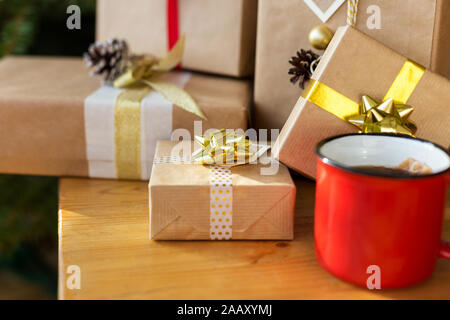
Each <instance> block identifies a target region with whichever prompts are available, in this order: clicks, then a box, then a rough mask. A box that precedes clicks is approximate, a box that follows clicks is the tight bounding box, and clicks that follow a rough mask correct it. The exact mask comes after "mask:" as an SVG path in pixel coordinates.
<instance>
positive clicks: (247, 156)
mask: <svg viewBox="0 0 450 320" xmlns="http://www.w3.org/2000/svg"><path fill="white" fill-rule="evenodd" d="M194 139H195V142H197V143H198V144H199V145H200V146H201V148H200V149H198V150H196V151H194V153H193V154H192V157H191V159H192V161H193V162H196V163H201V164H209V165H212V164H216V165H233V166H234V165H239V164H246V163H250V162H252V161H254V160H256V159H257V158H259V157H260V156H261V155H263V154H264V153H265V152H266V151H267V150H268V149H269V148H270V147H269V146H263V145H257V144H252V142H251V141H250V140H249V139H247V138H246V137H245V136H244V135H243V134H237V133H236V131H235V130H231V129H228V130H225V129H221V130H218V131H215V132H212V133H210V134H207V135H203V136H195V137H194Z"/></svg>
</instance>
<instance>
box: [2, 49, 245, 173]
mask: <svg viewBox="0 0 450 320" xmlns="http://www.w3.org/2000/svg"><path fill="white" fill-rule="evenodd" d="M99 87H100V81H99V80H98V78H92V77H90V76H89V72H88V70H86V68H85V65H84V62H83V61H82V60H81V59H74V58H48V57H8V58H5V59H3V60H1V61H0V134H1V137H2V139H1V140H0V172H2V173H20V174H36V175H57V176H88V162H87V160H86V138H85V127H84V125H85V124H84V100H85V98H86V97H87V96H89V95H90V94H92V93H93V92H94V91H95V90H97V89H98V88H99ZM184 89H185V90H186V91H187V92H188V93H189V94H191V96H192V97H193V98H194V99H195V100H196V101H197V103H198V105H199V106H200V108H201V109H202V110H203V112H204V113H205V115H206V116H207V118H208V120H206V121H203V123H202V128H203V130H207V129H209V128H217V129H220V128H230V129H232V128H234V129H239V128H242V129H244V130H245V129H247V119H248V116H247V115H248V108H249V105H250V102H251V87H250V84H249V83H248V82H246V81H243V80H235V79H227V78H217V77H212V76H206V75H199V74H192V76H191V78H190V80H189V82H188V83H187V84H186V86H185V87H184ZM172 119H173V122H172V128H173V129H174V130H175V129H178V128H185V129H188V130H190V133H191V135H193V133H194V131H193V130H194V123H193V122H194V120H197V121H199V120H201V119H200V118H198V117H196V116H194V115H192V114H190V113H188V112H186V111H184V110H181V109H180V108H176V107H175V108H173V115H172Z"/></svg>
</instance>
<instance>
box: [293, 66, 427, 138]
mask: <svg viewBox="0 0 450 320" xmlns="http://www.w3.org/2000/svg"><path fill="white" fill-rule="evenodd" d="M424 73H425V68H424V67H422V66H421V65H419V64H417V63H415V62H413V61H411V60H407V61H406V62H405V64H404V65H403V67H402V69H401V70H400V72H399V74H398V75H397V77H396V79H395V80H394V82H393V83H392V85H391V87H390V89H389V91H388V93H387V94H386V96H385V97H384V99H383V101H384V102H383V103H381V104H380V103H378V102H377V101H375V100H373V99H372V98H370V97H368V96H363V102H362V104H361V105H359V104H358V103H357V102H355V101H353V100H351V99H349V98H347V97H346V96H344V95H343V94H341V93H339V92H337V91H336V90H334V89H332V88H330V87H328V86H327V85H325V84H323V83H321V82H319V81H317V80H310V82H309V83H308V87H307V88H306V90H305V91H304V92H303V94H302V97H303V98H304V99H306V100H308V101H309V102H311V103H314V104H315V105H316V106H318V107H321V108H322V109H324V110H326V111H328V112H330V113H332V114H334V115H335V116H337V117H339V118H341V119H343V120H346V121H348V122H350V123H351V124H353V125H355V126H357V127H358V128H359V129H360V130H361V132H363V133H370V132H373V133H382V132H389V133H399V134H406V135H410V136H413V135H414V133H415V132H416V131H417V127H416V125H415V124H414V123H413V122H411V121H409V120H408V118H409V116H410V115H411V113H412V112H413V107H411V106H408V105H406V103H407V101H408V99H409V97H410V96H411V95H412V93H413V92H414V90H415V88H416V86H417V85H418V84H419V82H420V80H421V79H422V76H423V74H424Z"/></svg>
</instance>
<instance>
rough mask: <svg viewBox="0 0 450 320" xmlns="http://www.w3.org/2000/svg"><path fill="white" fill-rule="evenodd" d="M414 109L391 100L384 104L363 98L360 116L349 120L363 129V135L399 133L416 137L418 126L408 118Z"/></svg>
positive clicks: (366, 97) (369, 98) (367, 97)
mask: <svg viewBox="0 0 450 320" xmlns="http://www.w3.org/2000/svg"><path fill="white" fill-rule="evenodd" d="M413 110H414V108H413V107H411V106H408V105H404V104H403V105H401V104H396V103H395V102H394V99H392V98H390V99H388V100H386V101H384V102H383V103H379V102H377V101H375V100H373V99H372V98H371V97H369V96H363V98H362V103H361V110H360V115H357V116H352V117H349V118H348V119H347V120H348V121H349V122H350V123H351V124H353V125H355V126H357V127H358V128H359V129H361V132H362V133H399V134H405V135H409V136H414V133H416V131H417V126H416V125H415V124H414V122H412V121H409V120H408V118H409V116H410V115H411V113H412V112H413Z"/></svg>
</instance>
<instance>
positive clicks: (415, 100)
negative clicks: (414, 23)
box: [273, 27, 450, 178]
mask: <svg viewBox="0 0 450 320" xmlns="http://www.w3.org/2000/svg"><path fill="white" fill-rule="evenodd" d="M406 61H407V59H406V58H405V57H403V56H402V55H400V54H398V53H396V52H394V51H393V50H391V49H389V48H387V47H386V46H384V45H382V44H381V43H379V42H377V41H375V40H373V39H372V38H370V37H369V36H367V35H365V34H363V33H361V32H360V31H357V30H356V29H354V28H352V27H342V28H339V29H338V31H337V32H336V35H335V36H334V38H333V40H332V41H331V43H330V45H329V47H328V48H327V50H326V52H325V54H324V56H323V57H322V60H321V61H320V63H319V65H318V67H317V70H316V72H315V73H314V75H313V80H317V81H318V82H320V83H322V84H325V85H326V86H328V87H330V88H332V89H334V90H335V91H337V92H339V93H340V94H342V95H344V96H345V97H347V98H349V99H351V100H353V101H354V102H358V103H360V101H361V98H362V96H363V95H368V96H370V97H372V98H373V99H376V100H378V101H381V100H383V98H384V97H385V95H386V94H387V92H388V90H389V89H390V87H391V85H392V84H393V83H394V80H395V79H396V77H397V75H398V74H399V72H400V70H401V69H402V67H403V65H404V64H405V62H406ZM449 103H450V81H448V80H447V79H446V78H444V77H442V76H440V75H437V74H435V73H432V72H431V71H425V73H424V74H423V76H422V78H421V79H420V81H419V82H418V84H417V86H416V87H415V89H414V91H413V92H412V95H411V96H410V98H409V99H408V101H407V104H408V105H411V106H413V107H414V112H413V113H412V115H411V117H410V119H411V120H412V121H414V122H415V123H416V125H417V127H418V131H417V133H416V134H415V135H416V136H417V137H418V138H423V139H427V140H430V141H433V142H435V143H438V144H440V145H442V146H444V147H448V146H449V144H450V126H449V123H450V112H449V111H450V109H449V108H450V104H449ZM354 132H358V128H356V127H355V126H353V125H351V124H350V123H348V122H347V121H344V120H342V119H341V118H338V117H337V116H335V115H333V114H331V113H329V112H327V111H325V110H324V109H322V108H321V107H319V106H316V105H315V104H313V103H311V102H310V101H308V100H306V99H305V98H303V97H302V96H301V97H300V98H299V99H298V101H297V104H296V105H295V107H294V109H293V111H292V113H291V114H290V116H289V118H288V120H287V122H286V124H285V126H284V127H283V129H282V130H281V133H280V136H279V137H278V139H277V141H276V142H275V145H274V147H273V154H274V157H275V158H277V159H279V160H280V161H281V162H283V163H284V164H285V165H287V166H288V167H290V168H292V169H294V170H296V171H298V172H300V173H302V174H304V175H306V176H309V177H312V178H314V177H315V176H316V156H315V153H314V152H315V151H314V150H315V146H316V144H317V143H318V142H320V141H321V140H323V139H325V138H327V137H330V136H335V135H340V134H346V133H354Z"/></svg>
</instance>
